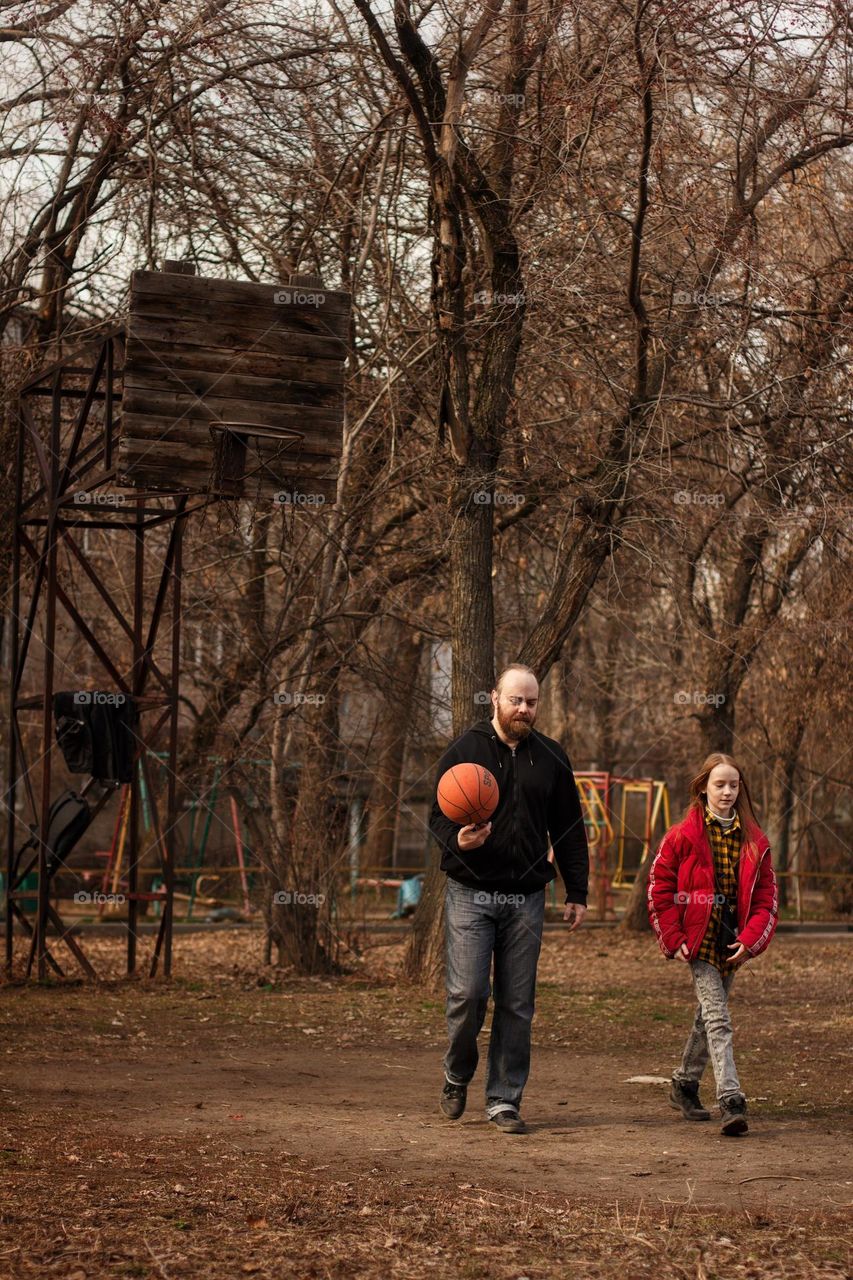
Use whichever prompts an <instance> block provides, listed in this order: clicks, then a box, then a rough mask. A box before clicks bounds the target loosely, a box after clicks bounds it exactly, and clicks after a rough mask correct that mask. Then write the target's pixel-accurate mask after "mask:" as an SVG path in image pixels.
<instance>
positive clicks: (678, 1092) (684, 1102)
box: [669, 1080, 711, 1120]
mask: <svg viewBox="0 0 853 1280" xmlns="http://www.w3.org/2000/svg"><path fill="white" fill-rule="evenodd" d="M669 1105H670V1106H671V1107H675V1110H676V1111H680V1112H681V1114H682V1115H683V1116H684V1119H685V1120H710V1119H711V1113H710V1111H706V1110H705V1108H704V1107H703V1106H702V1103H701V1102H700V1101H699V1085H698V1084H696V1083H695V1082H694V1081H692V1080H691V1081H690V1082H689V1083H685V1082H683V1081H681V1080H673V1081H672V1083H671V1085H670V1089H669Z"/></svg>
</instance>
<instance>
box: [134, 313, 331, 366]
mask: <svg viewBox="0 0 853 1280" xmlns="http://www.w3.org/2000/svg"><path fill="white" fill-rule="evenodd" d="M127 331H128V338H129V339H136V340H137V341H138V342H142V343H145V342H148V341H151V340H152V339H153V340H155V341H158V342H167V343H170V344H173V345H174V346H177V347H182V348H184V349H189V348H192V347H204V348H205V349H207V350H209V349H211V348H219V347H224V348H226V349H230V350H232V351H235V352H237V351H257V352H261V353H266V354H269V355H274V356H285V357H291V358H292V357H294V356H307V357H308V358H309V359H310V360H317V361H322V360H345V359H346V355H347V349H346V347H345V345H344V344H343V343H342V342H340V341H339V340H338V339H337V338H329V337H325V336H322V335H318V334H314V333H298V332H296V331H294V330H292V329H285V328H283V327H282V326H281V325H269V326H268V327H267V328H266V329H265V330H257V331H253V332H252V333H251V334H249V333H247V332H246V330H245V329H244V328H243V327H242V325H241V324H239V322H237V321H231V322H225V321H223V320H221V319H215V320H214V319H211V320H209V321H206V322H203V321H200V320H190V319H182V318H180V317H177V316H176V315H175V314H174V312H172V314H171V315H169V316H144V315H139V314H131V315H130V316H129V317H128V322H127Z"/></svg>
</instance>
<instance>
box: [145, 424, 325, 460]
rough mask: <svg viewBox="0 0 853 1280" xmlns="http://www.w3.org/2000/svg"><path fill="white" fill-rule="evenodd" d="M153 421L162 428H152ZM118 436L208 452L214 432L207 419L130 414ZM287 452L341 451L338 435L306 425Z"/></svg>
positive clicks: (322, 454) (318, 453) (320, 455)
mask: <svg viewBox="0 0 853 1280" xmlns="http://www.w3.org/2000/svg"><path fill="white" fill-rule="evenodd" d="M140 422H141V423H143V424H144V427H145V429H144V430H141V431H137V430H136V427H137V426H138V425H139V423H140ZM155 424H156V426H157V427H160V428H162V429H160V430H155V429H153V427H154V426H155ZM122 437H123V438H126V439H129V440H131V439H135V440H138V441H139V442H140V444H143V443H144V444H147V445H148V446H149V447H150V446H151V445H156V443H157V441H158V440H168V441H170V442H172V443H173V444H199V445H201V444H206V445H207V447H208V448H209V449H210V450H211V451H212V450H213V448H214V445H215V440H216V433H215V432H211V429H210V423H209V422H194V421H191V420H190V419H189V418H181V419H180V421H178V422H167V423H166V426H165V427H163V422H162V419H160V418H137V417H135V416H134V417H133V418H132V419H130V420H128V421H127V422H124V423H123V428H122ZM288 452H289V453H290V454H291V456H293V457H297V456H298V455H300V454H302V455H311V456H314V457H318V458H338V457H340V453H341V438H340V436H339V435H336V436H330V435H329V434H328V432H325V431H313V430H311V429H310V428H306V429H305V431H304V434H303V438H302V440H301V441H300V440H294V441H293V442H292V443H291V444H289V446H288Z"/></svg>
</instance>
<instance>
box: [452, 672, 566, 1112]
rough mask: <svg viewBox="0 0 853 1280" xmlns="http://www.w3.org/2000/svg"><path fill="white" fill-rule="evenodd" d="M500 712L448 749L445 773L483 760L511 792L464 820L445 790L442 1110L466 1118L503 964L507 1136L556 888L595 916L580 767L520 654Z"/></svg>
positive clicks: (499, 1037)
mask: <svg viewBox="0 0 853 1280" xmlns="http://www.w3.org/2000/svg"><path fill="white" fill-rule="evenodd" d="M491 702H492V712H493V714H492V719H491V720H490V721H483V722H482V723H480V724H476V725H474V727H473V728H471V729H469V730H468V731H467V732H466V733H463V734H462V736H461V737H460V738H457V739H456V741H455V742H454V743H452V744H451V746H450V747H448V749H447V751H445V753H444V755H443V756H442V757H441V760H440V762H439V766H438V773H437V776H436V786H437V785H438V779H439V778H441V776H442V775H443V774H444V773H445V771H446V770H447V769H449V768H450V767H451V766H452V765H454V764H463V763H467V762H470V763H472V764H478V765H483V766H485V768H487V769H488V770H489V771H490V773H492V774H493V775H494V777H495V778H496V779H497V783H498V787H499V789H500V799H499V801H498V805H497V808H496V809H495V811H494V813H493V814H492V818H491V821H489V822H486V823H483V824H474V825H470V826H459V824H458V823H455V822H452V821H451V820H450V819H449V818H446V817H445V816H444V814H443V813H442V812H441V809H440V808H439V805H438V800H437V798H436V799H435V800H434V802H433V806H432V812H431V815H430V822H429V826H430V831H431V832H432V834H433V836H434V837H435V839H436V840H437V841H438V844H439V845H440V847H441V869H442V871H444V872H445V873H446V875H447V889H446V897H445V924H446V937H447V1030H448V1037H449V1041H450V1043H449V1046H448V1050H447V1054H446V1055H445V1059H444V1088H443V1090H442V1093H441V1102H440V1105H441V1110H442V1112H443V1113H444V1115H445V1116H446V1117H447V1118H448V1119H449V1120H458V1119H459V1118H460V1116H461V1115H462V1113H463V1112H464V1110H465V1104H466V1102H467V1095H468V1085H469V1084H470V1082H471V1080H472V1078H473V1076H474V1072H475V1070H476V1068H477V1062H478V1057H479V1051H478V1047H477V1037H478V1036H479V1033H480V1029H481V1028H482V1025H483V1019H484V1018H485V1015H486V1007H487V1004H488V999H489V994H490V987H489V978H490V974H491V971H492V965H493V964H494V981H493V989H492V994H493V1000H494V1014H493V1018H492V1031H491V1037H490V1039H489V1051H488V1064H487V1071H486V1081H485V1085H486V1116H487V1119H488V1120H489V1122H490V1123H491V1124H493V1125H494V1126H495V1128H496V1129H498V1130H500V1131H501V1132H502V1133H512V1134H515V1133H524V1132H525V1129H526V1126H525V1124H524V1121H523V1120H522V1119H521V1115H520V1107H521V1098H522V1094H523V1092H524V1086H525V1084H526V1083H527V1077H528V1075H529V1073H530V1027H531V1023H532V1021H533V1009H534V1001H535V993H536V966H537V963H538V961H539V950H540V947H541V944H542V926H543V923H544V918H545V886H546V885H547V884H549V883H550V881H552V880H553V879H554V878H555V876H556V871H555V869H554V865H553V863H552V862H551V861H550V860H549V843H550V846H551V847H552V848H553V851H554V859H555V861H556V864H557V868H558V869H559V872H560V875H561V876H562V879H563V883H564V885H565V888H566V906H565V910H564V913H563V920H564V921H565V922H566V923H567V924H568V925H569V928H570V931H574V930H575V929H577V927H578V925H580V923H581V922H582V920H583V918H584V916H585V915H586V896H587V885H588V879H589V849H588V846H587V839H586V829H585V827H584V821H583V812H582V810H581V805H580V800H579V797H578V791H577V787H576V785H575V779H574V774H573V773H572V766H571V764H570V763H569V758H568V756H567V755H566V753H565V751H564V750H563V748H562V747H561V746H560V744H559V743H558V742H555V741H554V740H553V738H546V737H545V735H544V734H542V733H538V732H537V731H536V730H535V729H534V727H533V726H534V723H535V720H536V713H537V710H538V707H539V685H538V683H537V680H536V676H535V675H534V673H533V671H532V670H531V669H530V667H525V666H522V665H521V664H518V663H515V664H513V665H512V666H509V667H507V668H506V669H505V670H504V671H502V672H501V674H500V676H499V678H498V681H497V683H496V685H495V687H494V689H493V690H492V692H491Z"/></svg>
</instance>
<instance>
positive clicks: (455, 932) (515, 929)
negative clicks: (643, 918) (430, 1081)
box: [444, 876, 545, 1117]
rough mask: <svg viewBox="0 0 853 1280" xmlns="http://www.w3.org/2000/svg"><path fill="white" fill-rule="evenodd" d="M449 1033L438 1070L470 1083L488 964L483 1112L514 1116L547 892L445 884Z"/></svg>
mask: <svg viewBox="0 0 853 1280" xmlns="http://www.w3.org/2000/svg"><path fill="white" fill-rule="evenodd" d="M444 912H445V926H446V937H447V1030H448V1035H449V1038H450V1045H449V1047H448V1050H447V1054H446V1056H445V1059H444V1071H445V1075H446V1076H447V1079H448V1080H449V1081H450V1082H451V1083H452V1084H468V1083H469V1081H470V1080H471V1079H472V1077H473V1075H474V1072H475V1070H476V1068H477V1062H478V1060H479V1051H478V1048H477V1036H478V1035H479V1032H480V1029H481V1027H482V1025H483V1019H484V1018H485V1016H486V1005H487V1004H488V999H489V990H490V989H489V975H490V972H491V968H492V957H494V989H493V995H494V1016H493V1018H492V1034H491V1038H490V1040H489V1056H488V1068H487V1072H486V1112H487V1114H488V1115H489V1116H490V1117H491V1116H494V1115H497V1113H498V1112H499V1111H517V1110H518V1109H519V1107H520V1106H521V1095H522V1093H523V1092H524V1086H525V1084H526V1083H527V1077H528V1075H529V1074H530V1024H531V1022H532V1021H533V1007H534V1000H535V992H536V965H537V963H538V961H539V950H540V947H541V945H542V925H543V922H544V919H545V890H544V889H538V890H536V892H534V893H521V892H519V893H512V892H507V893H491V892H486V891H485V890H480V889H469V888H468V887H467V886H466V885H462V884H459V883H458V882H457V881H456V880H451V879H450V877H449V876H448V879H447V893H446V896H445V900H444Z"/></svg>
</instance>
